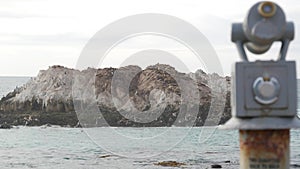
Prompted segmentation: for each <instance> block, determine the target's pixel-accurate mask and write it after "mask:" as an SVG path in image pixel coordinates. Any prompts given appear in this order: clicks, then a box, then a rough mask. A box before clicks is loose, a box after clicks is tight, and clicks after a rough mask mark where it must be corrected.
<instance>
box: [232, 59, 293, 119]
mask: <svg viewBox="0 0 300 169" xmlns="http://www.w3.org/2000/svg"><path fill="white" fill-rule="evenodd" d="M296 87H297V79H296V64H295V62H294V61H277V62H275V61H256V62H237V63H235V64H234V67H233V72H232V89H231V90H232V97H231V99H232V100H231V103H232V115H233V116H234V117H238V118H249V117H265V116H268V117H294V116H295V115H296V112H297V90H296Z"/></svg>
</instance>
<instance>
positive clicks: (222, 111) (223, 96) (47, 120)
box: [0, 64, 231, 127]
mask: <svg viewBox="0 0 300 169" xmlns="http://www.w3.org/2000/svg"><path fill="white" fill-rule="evenodd" d="M116 76H117V78H116ZM124 84H128V86H126V85H125V86H124ZM180 84H181V85H180ZM112 85H115V86H114V87H112ZM193 86H195V87H193ZM229 87H230V78H229V77H221V76H219V75H217V74H215V73H214V74H206V73H204V72H203V71H202V70H198V71H196V72H195V73H189V74H186V73H180V72H178V71H176V70H175V68H173V67H171V66H169V65H163V64H157V65H154V66H149V67H147V68H146V69H144V70H142V69H141V68H140V67H138V66H125V67H121V68H118V69H116V68H104V69H94V68H88V69H86V70H83V71H79V70H74V69H69V68H65V67H63V66H52V67H50V68H49V69H48V70H41V71H40V72H39V74H38V76H37V77H35V78H32V79H31V80H30V81H29V82H28V83H26V84H25V85H24V86H23V87H20V88H17V89H15V90H14V91H12V92H11V93H9V94H7V96H6V97H3V98H2V99H1V100H0V117H1V118H0V124H1V123H4V122H7V123H9V124H11V125H27V126H37V125H38V126H40V125H44V124H51V125H60V126H66V125H68V126H71V127H97V126H107V125H110V126H128V127H160V126H173V125H175V124H176V125H175V126H187V125H189V126H191V125H194V126H203V125H218V124H223V123H225V122H226V121H227V120H228V119H229V118H230V116H231V113H230V112H231V108H230V92H229ZM183 91H184V92H183ZM185 93H198V95H199V98H197V97H195V98H193V96H191V95H192V94H190V95H186V94H185ZM198 95H197V96H198ZM94 105H95V106H94ZM76 107H84V112H78V111H77V112H76ZM95 107H96V108H95ZM187 107H188V108H191V109H193V111H192V112H188V111H186V112H185V111H183V113H184V115H182V114H180V113H182V111H181V110H186V109H187ZM193 113H195V114H193ZM209 113H211V114H210V115H209ZM178 117H181V119H178ZM208 118H210V119H208ZM140 119H142V120H144V121H145V122H144V121H142V122H141V121H140ZM191 122H192V123H191Z"/></svg>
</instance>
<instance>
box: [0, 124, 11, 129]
mask: <svg viewBox="0 0 300 169" xmlns="http://www.w3.org/2000/svg"><path fill="white" fill-rule="evenodd" d="M11 128H12V126H11V125H9V124H7V123H4V124H1V125H0V129H11Z"/></svg>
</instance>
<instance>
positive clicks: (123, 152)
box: [0, 77, 300, 169]
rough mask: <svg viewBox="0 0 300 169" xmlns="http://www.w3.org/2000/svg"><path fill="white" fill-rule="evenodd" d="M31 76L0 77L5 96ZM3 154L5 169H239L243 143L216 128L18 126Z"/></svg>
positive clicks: (1, 135) (295, 133) (0, 145)
mask: <svg viewBox="0 0 300 169" xmlns="http://www.w3.org/2000/svg"><path fill="white" fill-rule="evenodd" d="M28 79H29V78H18V79H16V78H1V77H0V95H4V94H5V93H7V92H8V91H11V90H13V89H14V88H15V87H16V86H20V85H21V84H23V83H24V82H26V81H27V80H28ZM107 155H108V156H107ZM0 157H1V158H0V169H26V168H37V169H69V168H71V169H96V168H97V169H99V168H101V169H102V168H104V169H110V168H113V169H114V168H116V169H119V168H120V169H121V168H147V169H148V168H151V169H153V168H168V167H160V166H157V165H155V163H157V162H161V161H169V160H174V161H177V162H182V163H185V164H186V165H185V166H184V168H211V167H210V166H211V165H212V164H220V165H222V167H223V168H225V169H238V168H239V164H238V163H239V142H238V132H237V131H230V130H229V131H228V130H218V129H216V128H213V127H204V128H175V127H174V128H109V127H106V128H89V129H78V128H61V127H55V126H54V127H23V126H19V127H17V128H14V129H11V130H0ZM102 157H105V158H102ZM226 161H227V162H226ZM228 162H229V163H228ZM291 164H298V165H299V164H300V130H292V132H291Z"/></svg>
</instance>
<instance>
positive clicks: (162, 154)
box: [0, 127, 300, 169]
mask: <svg viewBox="0 0 300 169" xmlns="http://www.w3.org/2000/svg"><path fill="white" fill-rule="evenodd" d="M88 130H94V131H99V130H101V131H102V132H103V131H110V130H111V129H109V128H91V129H88ZM114 130H119V131H118V132H121V133H123V134H129V133H144V134H146V135H147V134H149V135H152V134H155V133H158V132H160V131H164V130H166V129H165V128H145V129H142V128H114ZM141 130H142V131H143V132H141ZM176 130H178V131H188V133H187V135H186V137H185V138H184V139H183V140H182V141H181V142H179V143H178V144H177V145H175V146H174V147H171V149H170V150H169V151H164V150H165V147H163V145H168V144H167V143H168V142H171V141H172V139H173V138H174V137H172V136H171V137H166V138H165V139H164V140H163V141H160V142H158V143H157V144H153V145H148V146H142V147H139V145H135V144H131V143H128V142H123V143H122V144H115V143H114V140H111V145H114V146H115V147H114V152H110V150H104V149H103V148H102V145H101V144H100V145H97V144H95V143H94V142H93V141H92V140H91V139H90V138H89V137H88V136H87V134H86V133H85V132H84V131H83V130H82V129H78V128H77V129H76V128H75V129H74V128H59V127H58V128H55V127H51V128H41V127H20V128H19V129H11V130H0V135H1V139H0V155H1V158H0V164H1V169H2V168H3V169H6V168H7V169H8V168H20V169H21V168H22V169H24V168H38V169H40V168H41V169H52V168H63V169H65V168H67V169H68V168H73V169H82V168H84V169H89V168H90V169H96V168H97V169H98V168H165V167H158V166H156V165H154V163H157V162H159V161H168V160H176V161H178V162H183V163H186V164H187V165H186V166H185V168H206V167H208V168H210V165H211V164H221V165H222V166H223V168H228V169H238V168H239V167H238V161H239V147H238V134H237V131H223V130H215V128H192V129H187V128H176ZM203 130H205V131H214V132H213V134H212V135H210V136H209V138H208V139H206V141H204V142H202V141H203V140H199V138H201V136H200V133H201V132H203ZM106 133H110V132H106ZM291 135H292V138H291V150H292V153H291V163H292V164H300V141H299V139H300V134H299V131H295V130H293V131H292V134H291ZM102 137H111V135H110V134H106V135H103V136H102ZM145 142H147V141H145ZM124 147H125V148H124ZM137 149H140V150H139V153H140V155H141V157H142V156H145V155H146V156H147V155H150V154H153V153H154V154H158V155H154V156H151V157H145V158H137V157H135V158H133V157H130V155H128V154H127V155H128V156H127V157H124V156H119V155H118V153H120V152H124V151H127V152H131V151H132V152H136V150H137ZM129 154H130V153H129ZM104 155H110V157H107V158H101V156H104ZM134 155H136V154H135V153H134ZM225 161H230V163H225Z"/></svg>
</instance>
